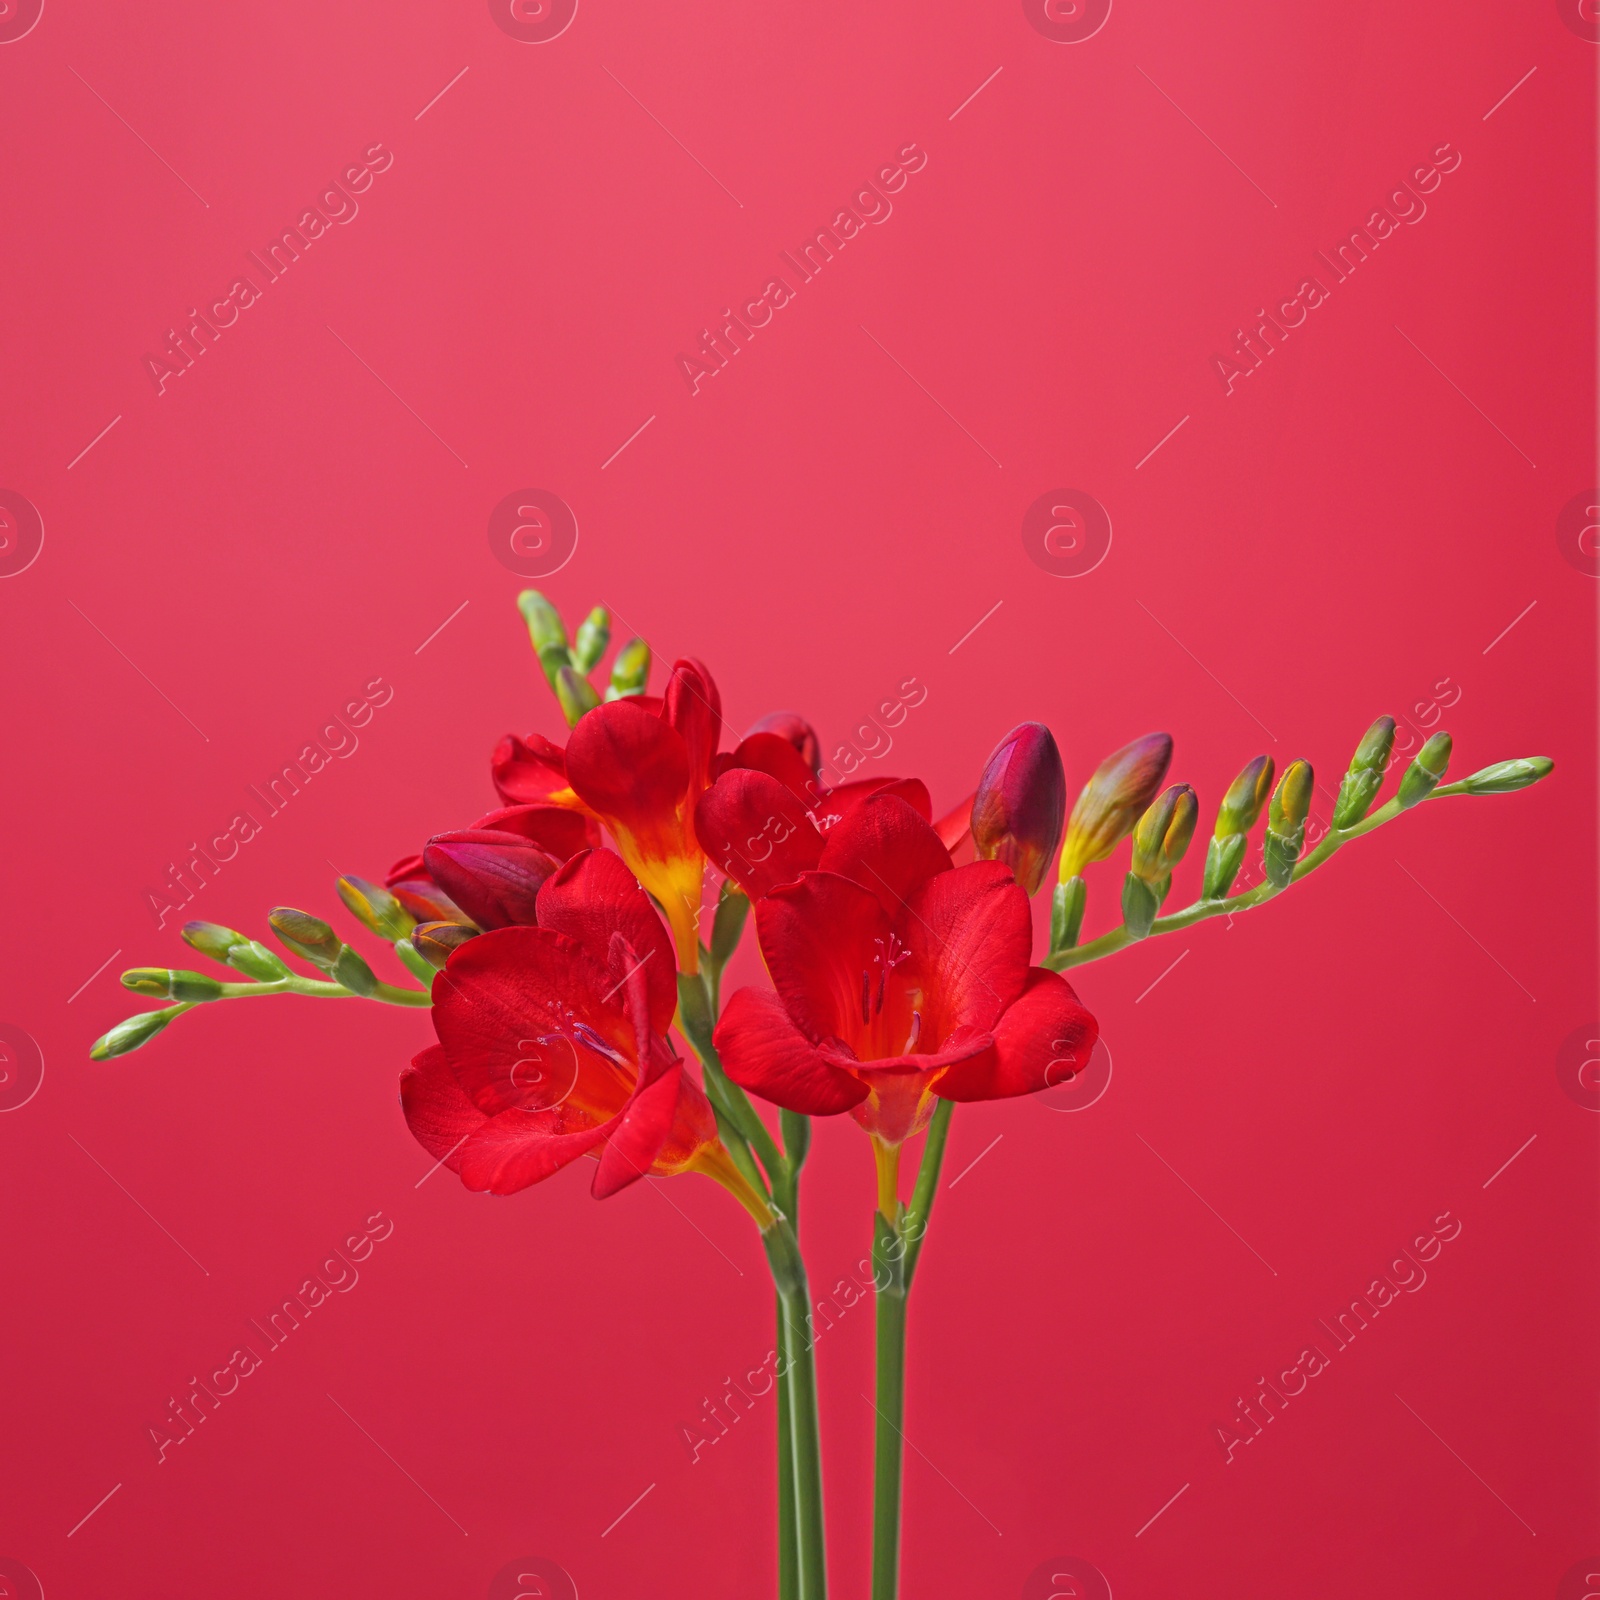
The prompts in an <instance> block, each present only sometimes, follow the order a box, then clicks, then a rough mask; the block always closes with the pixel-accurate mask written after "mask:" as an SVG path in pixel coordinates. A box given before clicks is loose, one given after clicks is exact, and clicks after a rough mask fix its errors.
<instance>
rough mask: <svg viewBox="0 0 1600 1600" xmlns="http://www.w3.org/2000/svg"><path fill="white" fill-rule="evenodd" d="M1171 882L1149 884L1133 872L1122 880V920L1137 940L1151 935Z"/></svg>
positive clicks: (1165, 880)
mask: <svg viewBox="0 0 1600 1600" xmlns="http://www.w3.org/2000/svg"><path fill="white" fill-rule="evenodd" d="M1171 882H1172V880H1171V879H1170V878H1167V879H1163V880H1160V881H1159V882H1157V883H1148V882H1146V881H1145V879H1143V878H1141V877H1138V876H1137V875H1136V874H1134V873H1132V872H1130V873H1129V874H1128V876H1127V877H1126V878H1124V879H1123V880H1122V920H1123V923H1124V924H1125V926H1126V927H1127V930H1128V932H1129V933H1130V934H1132V935H1133V937H1134V938H1135V939H1142V938H1144V936H1145V935H1146V934H1147V933H1149V931H1150V928H1151V925H1152V924H1153V923H1154V922H1155V920H1156V913H1157V912H1158V911H1159V910H1160V909H1161V902H1162V901H1163V900H1164V899H1165V898H1166V893H1167V887H1168V885H1169V884H1170V883H1171Z"/></svg>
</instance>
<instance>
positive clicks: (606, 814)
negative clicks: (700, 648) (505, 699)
mask: <svg viewBox="0 0 1600 1600" xmlns="http://www.w3.org/2000/svg"><path fill="white" fill-rule="evenodd" d="M721 735H722V702H721V697H720V696H719V695H718V693H717V686H716V684H715V683H714V682H713V681H712V677H711V674H710V673H709V672H707V671H706V669H705V668H704V667H703V666H702V665H701V664H700V663H699V662H698V661H692V660H687V659H685V660H682V661H679V662H677V663H676V664H675V665H674V667H673V669H672V676H671V677H670V678H669V679H668V680H667V688H666V693H665V695H664V696H663V697H662V698H661V699H659V700H657V699H654V698H652V697H647V696H644V695H630V696H627V697H625V698H624V699H621V700H613V701H611V702H609V703H608V704H606V705H601V706H596V707H595V708H594V709H593V710H592V711H589V712H587V713H585V714H584V716H582V717H581V718H580V719H579V721H578V725H577V726H576V727H575V728H574V729H573V730H572V737H571V738H570V739H569V740H568V741H567V747H566V749H565V750H562V749H561V748H560V747H559V746H557V745H554V744H552V743H551V742H550V741H549V740H548V739H543V738H541V737H539V736H538V735H537V734H534V735H531V736H530V737H529V738H528V739H526V740H523V739H516V738H506V739H503V740H502V741H501V742H500V746H499V748H498V749H497V750H496V751H495V755H494V762H493V771H494V781H495V787H496V788H497V789H498V790H499V791H500V795H501V797H502V798H503V799H505V800H507V801H510V802H514V803H530V802H531V803H537V804H543V805H550V806H563V807H568V808H571V809H574V810H577V811H581V812H584V813H586V814H587V815H589V816H591V817H593V818H595V819H596V820H597V821H599V822H602V823H604V824H605V826H606V828H607V830H608V831H609V832H610V834H611V837H612V839H613V840H614V841H615V843H616V847H617V850H618V852H619V854H620V855H621V856H622V859H623V860H624V861H626V862H627V864H628V866H629V867H631V868H632V869H633V872H634V874H635V875H636V876H637V877H638V879H639V881H640V883H642V884H643V885H644V887H645V888H646V889H648V890H649V891H650V893H651V894H652V895H653V896H654V897H655V899H656V901H657V903H658V904H659V905H660V906H661V908H662V910H663V911H664V912H665V913H666V915H667V920H668V921H669V923H670V924H671V925H672V932H673V939H674V943H675V944H676V946H677V953H678V960H679V962H680V964H681V965H682V967H683V969H684V971H686V972H694V971H697V970H698V968H699V960H700V939H699V916H700V899H701V885H702V879H703V876H704V863H705V857H704V854H703V852H702V851H701V849H700V845H699V843H698V841H697V839H696V837H695V829H694V815H695V803H696V802H697V801H698V800H699V798H700V796H701V795H702V794H703V793H704V792H705V791H706V789H708V788H709V787H710V785H711V780H712V777H713V776H714V771H713V768H714V763H715V760H716V754H717V743H718V741H719V740H720V738H721Z"/></svg>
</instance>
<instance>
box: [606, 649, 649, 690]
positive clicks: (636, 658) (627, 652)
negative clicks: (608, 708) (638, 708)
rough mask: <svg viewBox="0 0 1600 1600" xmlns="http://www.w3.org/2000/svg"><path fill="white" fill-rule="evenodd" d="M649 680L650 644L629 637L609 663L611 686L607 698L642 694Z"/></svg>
mask: <svg viewBox="0 0 1600 1600" xmlns="http://www.w3.org/2000/svg"><path fill="white" fill-rule="evenodd" d="M649 682H650V646H649V645H647V644H646V643H645V642H644V640H643V639H630V640H629V641H628V642H627V643H626V644H625V645H623V647H622V648H621V649H620V650H619V651H617V658H616V660H615V661H613V662H612V663H611V686H610V688H608V689H607V690H606V699H607V700H621V699H623V698H624V697H625V696H627V695H630V694H643V693H644V691H645V687H646V686H647V685H648V684H649Z"/></svg>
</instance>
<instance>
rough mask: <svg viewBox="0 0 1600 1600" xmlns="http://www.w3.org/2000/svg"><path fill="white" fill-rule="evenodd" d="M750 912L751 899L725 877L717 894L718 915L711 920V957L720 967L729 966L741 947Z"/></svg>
mask: <svg viewBox="0 0 1600 1600" xmlns="http://www.w3.org/2000/svg"><path fill="white" fill-rule="evenodd" d="M749 914H750V901H749V899H748V898H747V897H746V896H745V895H744V894H743V893H741V892H740V890H739V889H738V887H737V886H736V885H735V884H734V883H733V882H732V881H731V880H728V879H724V881H723V885H722V892H721V893H720V894H719V895H718V896H717V911H716V915H715V916H714V917H713V918H712V920H711V959H712V961H713V962H714V963H715V964H716V966H717V967H718V968H719V969H720V968H722V967H725V966H727V964H728V962H729V960H730V959H732V956H733V952H734V951H735V950H737V949H738V948H739V936H740V935H741V934H742V933H743V932H744V921H745V918H746V917H747V916H749Z"/></svg>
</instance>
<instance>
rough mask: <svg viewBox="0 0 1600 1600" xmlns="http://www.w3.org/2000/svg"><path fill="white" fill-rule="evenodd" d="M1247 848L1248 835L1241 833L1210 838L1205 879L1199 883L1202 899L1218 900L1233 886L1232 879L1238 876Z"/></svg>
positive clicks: (1248, 843) (1248, 845) (1248, 842)
mask: <svg viewBox="0 0 1600 1600" xmlns="http://www.w3.org/2000/svg"><path fill="white" fill-rule="evenodd" d="M1249 848H1250V839H1249V835H1247V834H1243V833H1230V834H1228V835H1227V836H1226V837H1225V838H1213V839H1212V841H1211V843H1210V844H1208V845H1207V846H1206V872H1205V879H1204V881H1203V882H1202V883H1201V885H1200V898H1201V899H1202V900H1220V899H1222V897H1223V896H1224V895H1225V894H1227V892H1228V891H1229V890H1230V889H1231V888H1232V887H1233V880H1234V879H1235V878H1237V877H1238V876H1239V868H1240V867H1242V866H1243V865H1244V858H1245V853H1246V851H1248V850H1249Z"/></svg>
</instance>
